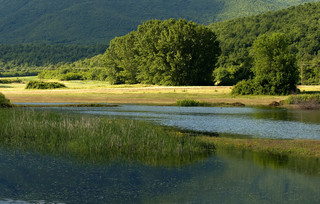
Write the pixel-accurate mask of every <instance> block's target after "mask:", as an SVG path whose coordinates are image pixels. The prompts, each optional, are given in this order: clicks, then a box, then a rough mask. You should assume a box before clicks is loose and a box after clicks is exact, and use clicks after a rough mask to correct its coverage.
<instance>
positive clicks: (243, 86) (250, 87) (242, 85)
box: [231, 80, 256, 95]
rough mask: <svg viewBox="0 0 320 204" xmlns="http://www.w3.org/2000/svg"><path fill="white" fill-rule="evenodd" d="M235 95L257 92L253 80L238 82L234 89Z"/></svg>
mask: <svg viewBox="0 0 320 204" xmlns="http://www.w3.org/2000/svg"><path fill="white" fill-rule="evenodd" d="M231 93H232V94H234V95H251V94H255V93H256V87H255V84H254V81H253V80H247V81H245V80H243V81H240V82H239V83H237V85H235V86H234V87H233V89H232V92H231Z"/></svg>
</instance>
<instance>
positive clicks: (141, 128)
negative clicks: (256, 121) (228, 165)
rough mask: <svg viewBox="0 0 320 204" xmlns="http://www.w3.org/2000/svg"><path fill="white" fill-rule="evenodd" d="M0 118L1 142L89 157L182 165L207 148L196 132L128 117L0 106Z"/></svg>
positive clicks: (39, 150)
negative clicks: (192, 134)
mask: <svg viewBox="0 0 320 204" xmlns="http://www.w3.org/2000/svg"><path fill="white" fill-rule="evenodd" d="M0 120H1V121H0V141H1V144H2V145H3V146H6V147H12V148H18V149H23V150H32V151H36V152H44V153H50V154H59V155H70V156H73V157H77V158H80V159H84V160H90V161H109V160H116V159H124V160H134V161H141V162H143V163H146V164H149V165H167V166H171V165H183V164H186V163H188V162H192V161H194V160H197V159H199V158H204V157H207V156H208V154H209V149H210V146H207V145H205V144H204V143H202V142H200V141H199V140H198V139H197V138H193V137H186V136H182V134H179V133H175V132H168V131H166V130H164V129H163V128H161V127H156V126H153V125H151V124H149V123H144V122H139V121H133V120H115V119H110V118H103V117H93V116H81V115H68V114H58V113H53V112H39V111H32V110H26V109H13V110H7V109H2V110H0Z"/></svg>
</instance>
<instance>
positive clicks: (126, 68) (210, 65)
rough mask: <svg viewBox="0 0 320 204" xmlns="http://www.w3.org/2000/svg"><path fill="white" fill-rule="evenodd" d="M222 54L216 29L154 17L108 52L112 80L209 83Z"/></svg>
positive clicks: (117, 81)
mask: <svg viewBox="0 0 320 204" xmlns="http://www.w3.org/2000/svg"><path fill="white" fill-rule="evenodd" d="M219 55H220V47H219V42H218V41H217V39H216V35H215V34H214V32H213V31H211V30H210V29H208V28H207V27H205V26H203V25H197V24H196V23H194V22H191V21H189V22H187V21H186V20H185V19H179V20H175V19H169V20H164V21H161V20H150V21H147V22H145V23H143V24H142V25H140V26H139V27H138V30H137V31H133V32H131V33H129V34H127V35H125V36H122V37H118V38H115V39H114V40H112V41H111V42H110V46H109V48H108V49H107V51H106V53H105V63H106V69H107V76H108V80H109V81H110V82H111V83H148V84H159V85H207V84H211V83H212V72H213V70H214V68H215V64H216V62H217V59H218V56H219Z"/></svg>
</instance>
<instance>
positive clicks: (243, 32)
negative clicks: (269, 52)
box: [209, 3, 320, 85]
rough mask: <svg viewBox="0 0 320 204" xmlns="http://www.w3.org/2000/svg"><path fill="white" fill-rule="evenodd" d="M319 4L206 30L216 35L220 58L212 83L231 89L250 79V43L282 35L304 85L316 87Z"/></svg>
mask: <svg viewBox="0 0 320 204" xmlns="http://www.w3.org/2000/svg"><path fill="white" fill-rule="evenodd" d="M319 13H320V3H312V4H305V5H301V6H296V7H290V8H288V9H284V10H280V11H276V12H267V13H265V14H261V15H257V16H251V17H245V18H236V19H233V20H230V21H225V22H219V23H214V24H211V25H210V26H209V27H210V28H211V29H212V30H213V31H214V32H215V33H216V34H217V37H218V40H219V41H220V46H221V50H222V54H221V56H220V58H219V61H218V67H219V68H218V69H216V71H215V73H214V77H215V81H216V82H220V84H221V85H233V84H234V83H235V82H237V81H241V80H243V79H249V78H251V77H252V76H253V74H252V73H250V72H251V67H252V66H253V63H252V60H253V59H252V57H251V56H250V55H249V53H250V49H251V47H252V45H253V42H254V41H255V40H256V39H257V37H259V36H261V35H263V34H271V33H285V34H286V35H287V36H288V40H289V43H290V45H289V47H288V49H289V50H290V51H291V52H293V53H295V54H296V55H297V60H298V62H299V63H303V64H313V65H310V66H306V67H305V68H306V69H309V70H307V71H306V75H304V81H305V82H306V83H309V84H311V83H313V84H315V83H319V80H318V79H319V78H316V77H317V76H319V68H318V66H317V65H319V60H314V58H319V57H318V56H317V54H318V51H319V49H320V41H319V34H320V22H319V20H318V18H319Z"/></svg>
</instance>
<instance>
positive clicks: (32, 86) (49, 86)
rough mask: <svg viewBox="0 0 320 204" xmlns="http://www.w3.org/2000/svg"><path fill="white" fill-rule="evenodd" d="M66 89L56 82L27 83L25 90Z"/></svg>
mask: <svg viewBox="0 0 320 204" xmlns="http://www.w3.org/2000/svg"><path fill="white" fill-rule="evenodd" d="M57 88H66V85H64V84H61V83H58V82H43V81H29V83H28V84H27V86H26V89H57Z"/></svg>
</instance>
